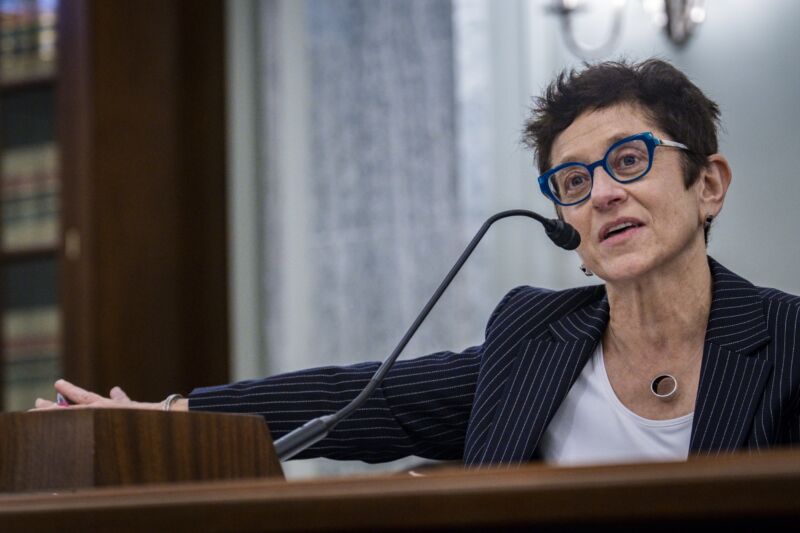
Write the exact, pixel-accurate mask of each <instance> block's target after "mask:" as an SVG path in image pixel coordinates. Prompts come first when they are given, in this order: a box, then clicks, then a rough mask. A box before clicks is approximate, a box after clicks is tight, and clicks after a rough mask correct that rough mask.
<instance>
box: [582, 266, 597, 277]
mask: <svg viewBox="0 0 800 533" xmlns="http://www.w3.org/2000/svg"><path fill="white" fill-rule="evenodd" d="M580 269H581V272H583V275H584V276H586V277H589V276H594V272H592V271H591V270H589V269H588V268H586V265H584V264H583V263H581V266H580Z"/></svg>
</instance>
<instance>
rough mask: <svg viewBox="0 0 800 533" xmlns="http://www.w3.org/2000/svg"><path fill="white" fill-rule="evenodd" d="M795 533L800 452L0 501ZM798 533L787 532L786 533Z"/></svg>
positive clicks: (238, 522)
mask: <svg viewBox="0 0 800 533" xmlns="http://www.w3.org/2000/svg"><path fill="white" fill-rule="evenodd" d="M690 523H693V524H695V525H696V524H701V525H703V524H705V525H707V526H711V525H713V526H725V528H726V529H727V530H737V529H741V530H752V529H753V528H756V527H758V528H759V529H760V526H776V525H777V526H784V527H786V526H791V525H795V527H797V526H796V524H800V450H778V451H771V452H767V453H762V454H753V455H750V454H732V455H722V456H717V457H698V458H692V459H690V460H689V461H687V462H675V463H655V464H653V463H651V464H631V465H616V466H594V467H576V468H555V467H547V466H544V465H533V464H532V465H525V466H522V467H520V468H516V469H486V470H480V471H463V470H460V469H447V470H433V471H430V472H428V473H426V475H424V476H423V477H412V476H410V475H408V474H396V475H389V476H373V477H350V478H335V479H322V480H312V481H294V482H286V481H281V480H270V479H262V480H239V481H215V482H198V483H180V484H178V483H176V484H160V485H143V486H136V487H118V488H99V489H85V490H77V491H72V492H58V493H38V494H33V493H31V494H7V495H2V496H0V529H2V530H3V531H38V530H58V529H62V530H66V531H103V530H113V531H405V530H412V529H414V530H438V531H469V530H472V531H486V530H503V529H505V530H520V531H522V530H530V528H531V527H532V526H537V527H536V529H537V531H538V530H544V531H547V530H556V529H558V530H564V528H565V526H568V529H569V530H574V529H586V530H588V529H591V530H592V531H597V530H598V529H607V530H611V529H613V530H615V531H619V530H625V529H629V530H640V529H641V530H646V531H648V532H649V531H678V532H679V530H678V529H676V528H678V527H682V526H684V525H687V524H690ZM793 529H794V528H793Z"/></svg>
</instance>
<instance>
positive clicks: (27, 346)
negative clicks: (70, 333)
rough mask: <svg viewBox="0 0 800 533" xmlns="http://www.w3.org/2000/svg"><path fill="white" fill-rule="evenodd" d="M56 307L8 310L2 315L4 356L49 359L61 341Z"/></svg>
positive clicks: (7, 358)
mask: <svg viewBox="0 0 800 533" xmlns="http://www.w3.org/2000/svg"><path fill="white" fill-rule="evenodd" d="M60 330H61V328H60V318H59V312H58V308H57V307H55V306H39V307H32V308H22V309H9V310H7V311H6V312H5V314H4V315H3V358H4V359H5V360H6V361H15V360H22V359H26V360H38V359H47V358H50V357H52V356H53V355H54V354H56V353H58V351H59V346H60V344H61V333H60Z"/></svg>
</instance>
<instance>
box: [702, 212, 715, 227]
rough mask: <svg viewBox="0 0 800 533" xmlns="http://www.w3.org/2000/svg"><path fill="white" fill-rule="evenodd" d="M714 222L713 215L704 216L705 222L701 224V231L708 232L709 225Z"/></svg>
mask: <svg viewBox="0 0 800 533" xmlns="http://www.w3.org/2000/svg"><path fill="white" fill-rule="evenodd" d="M712 222H714V215H708V216H706V222H705V224H703V229H706V230H708V228H710V227H711V223H712Z"/></svg>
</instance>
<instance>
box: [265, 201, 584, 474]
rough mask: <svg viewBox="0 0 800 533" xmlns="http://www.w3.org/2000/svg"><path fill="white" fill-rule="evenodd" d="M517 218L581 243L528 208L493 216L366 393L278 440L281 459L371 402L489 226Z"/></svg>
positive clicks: (572, 244)
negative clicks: (532, 220) (530, 220)
mask: <svg viewBox="0 0 800 533" xmlns="http://www.w3.org/2000/svg"><path fill="white" fill-rule="evenodd" d="M517 216H521V217H528V218H532V219H534V220H538V221H539V222H541V223H542V225H543V226H544V228H545V233H547V236H548V237H550V240H552V241H553V242H554V243H555V244H556V245H557V246H560V247H561V248H564V249H565V250H574V249H575V248H577V247H578V245H579V244H580V243H581V236H580V234H578V232H577V231H576V230H575V228H573V227H572V226H570V225H569V224H567V223H566V222H564V221H563V220H554V219H550V218H546V217H543V216H542V215H540V214H538V213H534V212H533V211H528V210H525V209H512V210H510V211H502V212H500V213H497V214H495V215H492V216H491V217H489V218H488V219H487V220H486V222H484V223H483V226H481V229H479V230H478V233H476V234H475V236H474V237H473V238H472V240H471V241H470V243H469V244H468V245H467V247H466V249H465V250H464V252H463V253H462V254H461V257H459V258H458V261H456V263H455V264H454V265H453V268H451V269H450V272H448V273H447V276H445V278H444V280H442V283H440V284H439V288H437V289H436V292H434V293H433V296H431V298H430V300H428V303H427V304H425V307H424V308H423V309H422V311H420V313H419V315H418V316H417V318H416V320H414V323H413V324H411V327H410V328H408V331H406V334H405V335H404V336H403V338H402V339H400V342H399V343H398V344H397V346H396V347H395V349H394V351H393V352H392V353H391V355H389V357H387V358H386V360H384V361H383V363H381V366H379V367H378V370H376V371H375V374H373V376H372V378H371V379H370V380H369V383H368V384H367V386H366V387H364V390H362V391H361V392H360V393H359V395H358V396H356V397H355V398H354V399H353V400H352V401H351V402H350V403H349V404H347V405H345V406H344V407H343V408H342V409H340V410H339V411H337V412H335V413H333V414H330V415H324V416H320V417H318V418H315V419H313V420H310V421H308V422H306V423H305V424H303V425H302V426H300V427H299V428H296V429H294V430H292V431H291V432H289V433H287V434H286V435H284V436H283V437H281V438H279V439H278V440H276V441H275V452H276V453H277V454H278V459H280V460H281V461H285V460H287V459H291V458H292V457H294V456H295V455H297V454H298V453H300V452H302V451H303V450H305V449H306V448H310V447H311V446H313V445H314V444H315V443H317V442H319V441H320V440H322V439H324V438H325V437H327V436H328V433H329V432H330V431H331V430H332V429H333V428H334V427H335V426H336V425H337V424H338V423H339V422H341V421H342V420H344V419H345V418H347V417H348V416H350V415H351V414H352V413H353V411H355V410H356V409H358V408H359V407H361V405H362V404H363V403H364V402H366V401H367V399H368V398H369V397H370V396H371V395H372V393H373V392H374V391H375V389H376V388H377V387H378V385H380V384H381V382H382V381H383V378H384V377H386V374H388V373H389V370H391V368H392V366H393V365H394V362H395V361H396V360H397V358H398V357H399V356H400V354H401V353H402V351H403V349H404V348H405V347H406V345H407V344H408V342H409V341H410V340H411V337H413V336H414V333H416V332H417V329H419V326H420V325H421V324H422V322H423V321H424V320H425V318H426V317H427V316H428V313H430V312H431V309H433V306H434V305H436V302H438V301H439V298H440V297H441V296H442V294H443V293H444V291H445V289H447V287H448V286H449V285H450V282H452V281H453V278H455V277H456V274H458V271H459V270H461V267H462V266H463V265H464V263H465V262H466V261H467V259H468V258H469V256H470V255H471V254H472V251H473V250H475V247H476V246H477V245H478V243H479V242H480V240H481V239H482V238H483V236H484V235H485V234H486V232H487V231H488V229H489V227H490V226H491V225H492V224H494V223H495V222H497V221H498V220H500V219H503V218H508V217H517Z"/></svg>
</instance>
